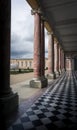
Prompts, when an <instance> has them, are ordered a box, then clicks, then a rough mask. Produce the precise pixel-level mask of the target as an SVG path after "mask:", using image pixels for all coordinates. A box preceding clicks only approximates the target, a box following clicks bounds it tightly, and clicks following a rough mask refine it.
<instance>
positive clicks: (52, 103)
mask: <svg viewBox="0 0 77 130" xmlns="http://www.w3.org/2000/svg"><path fill="white" fill-rule="evenodd" d="M20 108H22V110H23V111H24V112H23V113H22V112H21V114H20V115H19V116H18V118H17V119H16V120H15V122H14V123H13V124H12V125H11V126H10V127H9V128H8V130H51V129H61V128H62V129H63V128H68V129H77V72H66V73H63V75H62V76H60V78H58V79H57V80H55V81H54V83H50V84H49V87H48V88H47V89H46V90H45V91H44V92H43V93H42V94H41V95H40V97H39V98H38V99H37V100H35V101H34V102H33V103H32V104H31V106H30V108H28V109H25V105H24V104H22V105H21V106H20Z"/></svg>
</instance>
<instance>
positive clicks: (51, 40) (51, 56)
mask: <svg viewBox="0 0 77 130" xmlns="http://www.w3.org/2000/svg"><path fill="white" fill-rule="evenodd" d="M47 76H48V78H49V79H54V78H55V75H54V36H53V34H51V33H49V41H48V74H47Z"/></svg>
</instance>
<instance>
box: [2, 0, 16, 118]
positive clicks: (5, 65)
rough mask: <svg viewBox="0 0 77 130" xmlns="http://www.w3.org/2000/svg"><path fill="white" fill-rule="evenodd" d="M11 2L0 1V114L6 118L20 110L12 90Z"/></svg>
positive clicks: (8, 0)
mask: <svg viewBox="0 0 77 130" xmlns="http://www.w3.org/2000/svg"><path fill="white" fill-rule="evenodd" d="M10 30H11V0H6V1H4V0H1V1H0V44H1V45H0V107H1V109H0V112H1V114H2V115H4V116H5V117H7V116H9V115H10V114H12V112H14V111H15V110H17V108H18V95H17V93H15V94H13V92H12V90H11V88H10V36H11V31H10Z"/></svg>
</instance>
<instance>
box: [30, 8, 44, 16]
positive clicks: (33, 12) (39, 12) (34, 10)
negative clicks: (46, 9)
mask: <svg viewBox="0 0 77 130" xmlns="http://www.w3.org/2000/svg"><path fill="white" fill-rule="evenodd" d="M36 13H38V14H42V11H41V9H40V8H38V9H32V10H31V14H32V15H35V14H36Z"/></svg>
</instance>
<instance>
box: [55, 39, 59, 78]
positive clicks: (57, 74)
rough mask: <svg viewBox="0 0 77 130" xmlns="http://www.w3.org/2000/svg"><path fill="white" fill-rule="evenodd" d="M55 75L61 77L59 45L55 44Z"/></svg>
mask: <svg viewBox="0 0 77 130" xmlns="http://www.w3.org/2000/svg"><path fill="white" fill-rule="evenodd" d="M55 69H56V70H55V75H56V78H57V77H59V43H58V42H57V41H56V42H55Z"/></svg>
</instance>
